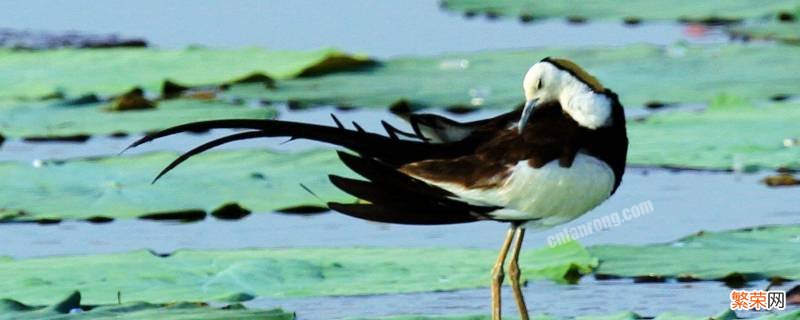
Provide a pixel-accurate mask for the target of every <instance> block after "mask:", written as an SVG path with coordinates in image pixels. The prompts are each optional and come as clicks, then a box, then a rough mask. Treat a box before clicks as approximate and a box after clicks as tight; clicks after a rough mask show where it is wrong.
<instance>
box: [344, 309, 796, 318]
mask: <svg viewBox="0 0 800 320" xmlns="http://www.w3.org/2000/svg"><path fill="white" fill-rule="evenodd" d="M530 316H531V319H534V320H644V319H656V320H709V319H714V320H734V319H740V318H738V317H737V316H736V314H735V313H734V312H733V311H731V310H725V311H723V312H721V313H719V314H717V315H713V316H698V315H687V314H679V313H673V312H665V313H662V314H659V315H657V316H656V317H655V318H653V317H643V316H640V315H638V314H636V313H633V312H630V311H624V312H620V313H616V314H609V315H590V316H576V317H557V316H552V315H547V314H532V315H530ZM491 318H492V317H491V316H489V315H461V316H459V315H444V316H425V315H408V316H391V317H378V318H353V319H354V320H356V319H357V320H490V319H491ZM510 318H511V319H517V317H516V315H511V317H510ZM748 319H752V320H797V319H800V311H798V310H795V311H787V312H778V313H771V314H764V315H760V316H758V317H754V318H748Z"/></svg>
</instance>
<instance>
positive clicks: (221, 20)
mask: <svg viewBox="0 0 800 320" xmlns="http://www.w3.org/2000/svg"><path fill="white" fill-rule="evenodd" d="M0 27H8V28H15V29H32V30H47V31H63V30H78V31H85V32H94V33H103V34H105V33H109V32H116V33H120V34H122V35H125V36H131V37H143V38H145V39H147V40H149V41H150V43H152V44H154V45H155V46H158V47H163V48H181V47H185V46H188V45H195V44H200V45H203V46H210V47H223V48H229V47H245V46H261V47H266V48H272V49H292V50H309V49H318V48H322V47H338V48H341V49H344V50H347V51H351V52H358V53H366V54H369V55H372V56H375V57H379V58H386V57H392V56H402V55H429V54H438V53H444V52H463V51H477V50H489V49H507V48H528V47H547V46H557V47H578V46H621V45H626V44H635V43H649V44H657V45H668V44H673V43H675V42H676V41H680V40H683V41H689V42H702V43H709V42H723V41H726V39H727V37H726V36H725V35H723V34H722V32H720V31H719V30H712V31H711V32H710V33H707V34H705V35H704V36H703V37H700V38H697V37H694V36H690V35H689V34H690V33H689V32H688V31H684V30H685V26H683V25H680V24H677V23H674V22H655V23H644V24H641V25H639V26H634V27H632V26H625V25H623V24H622V23H621V22H593V23H589V24H585V25H568V24H567V23H566V22H565V21H563V20H547V21H544V22H539V23H533V24H522V23H520V22H518V21H516V20H515V19H500V20H497V21H489V20H487V19H485V18H474V19H469V20H468V19H464V18H463V17H462V16H460V15H458V14H455V13H450V12H445V11H443V10H441V9H440V8H439V5H438V2H437V1H435V0H410V1H366V0H346V1H313V0H294V1H277V0H273V1H261V0H234V1H211V0H202V1H194V0H178V1H169V2H164V1H159V0H139V1H125V0H110V1H102V2H97V1H92V0H77V1H70V2H52V1H25V0H4V1H3V2H2V3H0Z"/></svg>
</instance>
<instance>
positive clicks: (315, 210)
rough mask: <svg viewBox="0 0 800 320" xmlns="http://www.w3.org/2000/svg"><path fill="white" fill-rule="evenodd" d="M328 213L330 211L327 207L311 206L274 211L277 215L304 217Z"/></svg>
mask: <svg viewBox="0 0 800 320" xmlns="http://www.w3.org/2000/svg"><path fill="white" fill-rule="evenodd" d="M330 211H331V209H328V207H323V206H312V205H305V206H296V207H289V208H283V209H279V210H276V212H278V213H284V214H293V215H306V216H309V215H318V214H323V213H328V212H330Z"/></svg>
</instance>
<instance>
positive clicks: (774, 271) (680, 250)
mask: <svg viewBox="0 0 800 320" xmlns="http://www.w3.org/2000/svg"><path fill="white" fill-rule="evenodd" d="M798 237H800V225H788V226H770V227H761V228H755V229H744V230H734V231H726V232H700V233H698V234H696V235H692V236H689V237H686V238H683V239H680V240H678V241H675V242H672V243H665V244H657V245H646V246H623V245H600V246H593V247H590V248H589V252H591V253H592V254H593V255H595V256H597V257H598V258H599V259H600V266H599V267H598V268H597V270H596V273H598V274H605V275H613V276H620V277H664V278H677V277H681V278H687V279H700V280H728V279H730V280H737V279H741V280H745V281H747V280H752V279H764V278H773V277H778V278H783V279H792V280H798V279H800V266H798V264H797V257H798V256H800V246H798V245H797V239H798ZM665 261H670V263H664V262H665Z"/></svg>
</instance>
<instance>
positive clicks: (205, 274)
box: [0, 242, 597, 304]
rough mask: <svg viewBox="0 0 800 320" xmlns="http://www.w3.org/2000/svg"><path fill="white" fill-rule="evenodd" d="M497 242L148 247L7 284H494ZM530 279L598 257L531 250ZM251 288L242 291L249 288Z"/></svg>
mask: <svg viewBox="0 0 800 320" xmlns="http://www.w3.org/2000/svg"><path fill="white" fill-rule="evenodd" d="M496 255H497V252H496V251H494V250H482V249H457V248H448V249H441V248H440V249H411V248H402V249H401V248H327V249H313V248H311V249H309V248H291V249H252V250H225V251H188V250H187V251H178V252H176V253H174V254H172V255H170V256H168V257H159V256H155V255H153V254H151V253H149V252H147V251H136V252H130V253H120V254H106V255H91V256H74V257H49V258H35V259H25V260H12V261H5V262H0V278H2V279H4V281H2V282H0V292H5V293H7V294H13V297H14V299H18V300H20V301H25V302H26V303H32V304H52V303H56V302H57V301H56V300H54V299H53V292H69V291H71V290H79V291H80V292H81V293H82V295H83V301H84V303H86V304H113V303H116V302H117V292H120V293H121V296H122V297H123V299H124V301H148V302H151V303H167V302H170V301H175V300H178V301H220V300H222V301H226V302H231V299H230V297H241V296H245V297H248V298H250V297H253V296H257V297H309V296H336V295H362V294H383V293H406V292H424V291H435V290H456V289H465V288H476V287H484V286H487V285H488V284H489V282H490V275H489V270H490V269H491V265H492V263H493V261H494V260H495V259H496ZM520 264H521V267H522V268H523V270H522V272H523V276H524V277H525V278H527V279H553V280H556V281H566V280H567V279H566V277H567V275H564V274H561V275H557V274H555V273H553V272H552V270H553V269H556V268H557V267H556V266H558V265H562V266H567V267H568V266H573V265H575V266H578V269H579V270H581V271H586V272H588V271H590V270H591V269H592V268H593V267H594V266H595V265H596V264H597V259H596V258H594V257H592V256H590V255H589V254H588V252H587V251H586V249H585V248H583V247H581V246H580V245H578V244H577V243H574V242H572V243H570V244H567V245H562V246H558V247H555V248H543V249H538V250H531V251H526V252H524V253H523V254H522V256H521V257H520ZM242 293H244V294H242Z"/></svg>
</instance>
